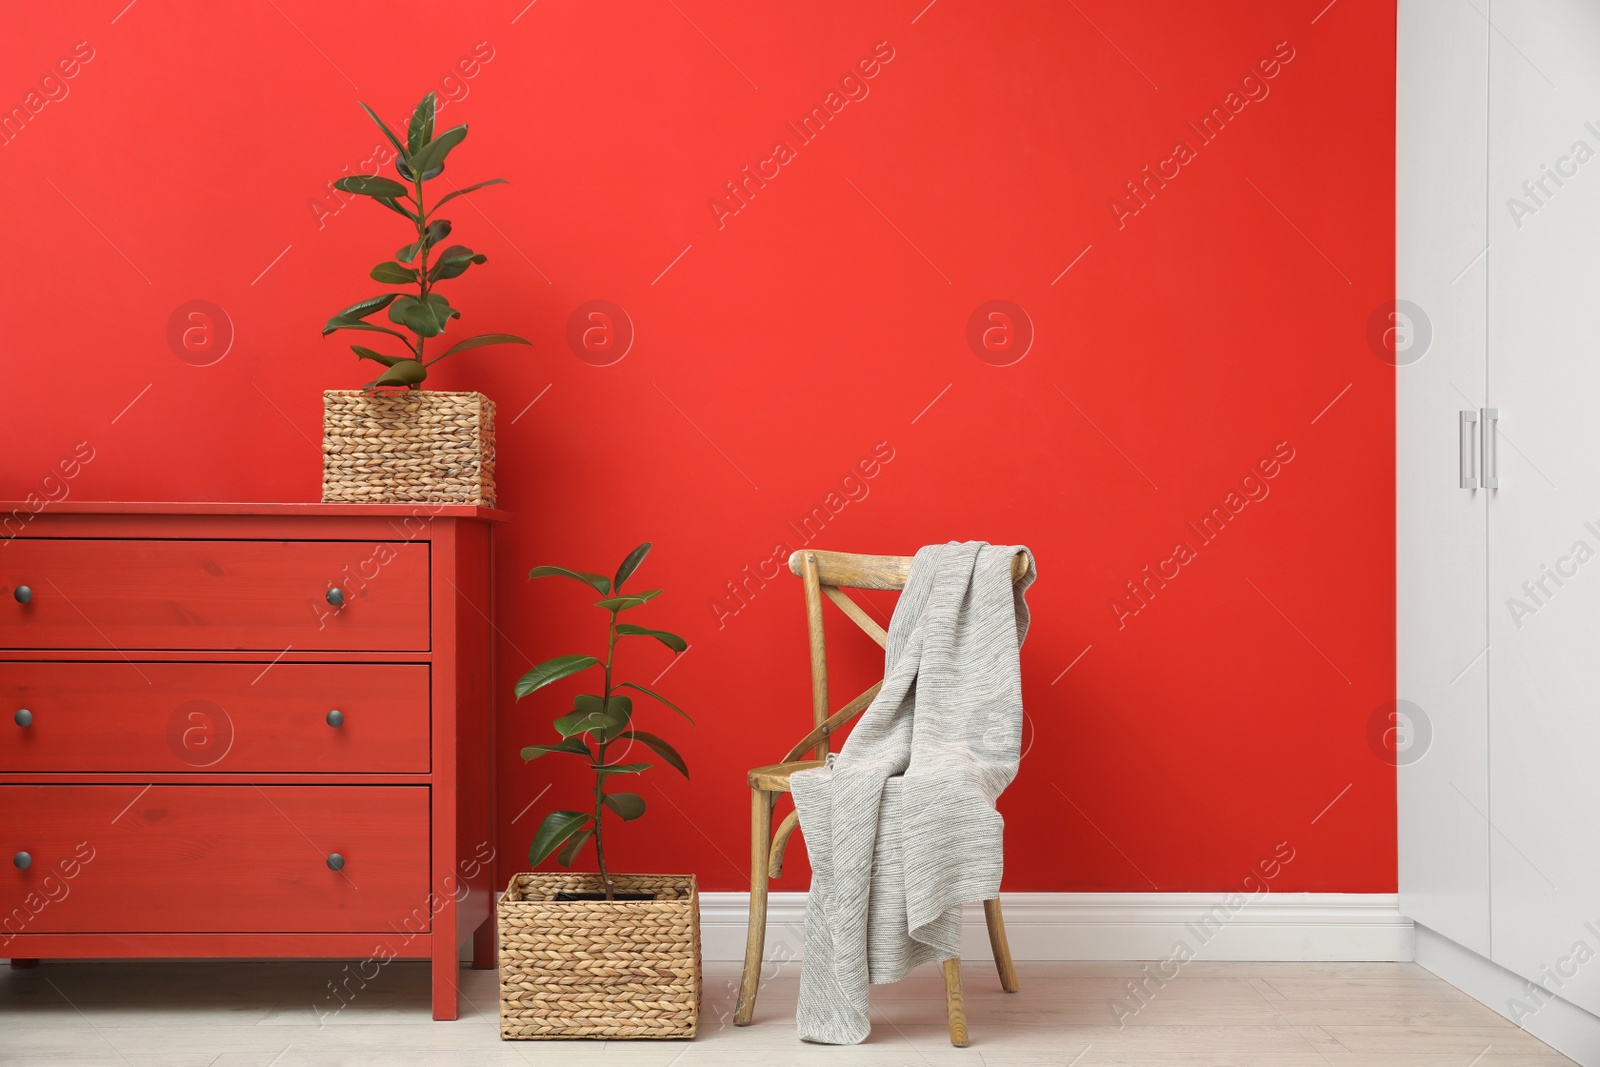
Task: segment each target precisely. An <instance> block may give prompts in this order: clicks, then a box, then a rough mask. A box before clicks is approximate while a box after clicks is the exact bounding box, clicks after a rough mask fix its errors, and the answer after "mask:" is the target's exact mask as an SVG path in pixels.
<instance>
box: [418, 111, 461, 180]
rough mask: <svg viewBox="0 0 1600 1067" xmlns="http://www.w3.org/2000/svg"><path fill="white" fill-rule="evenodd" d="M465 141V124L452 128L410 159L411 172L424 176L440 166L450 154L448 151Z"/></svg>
mask: <svg viewBox="0 0 1600 1067" xmlns="http://www.w3.org/2000/svg"><path fill="white" fill-rule="evenodd" d="M466 139H467V127H466V124H465V123H463V124H462V125H460V126H452V127H451V128H450V129H448V130H446V131H444V132H443V133H441V134H440V135H439V136H437V137H435V138H434V139H433V140H431V141H429V142H428V143H427V144H426V145H424V146H423V147H422V148H421V149H420V150H419V151H418V152H416V153H415V154H414V155H413V156H412V157H411V160H410V165H411V169H412V171H413V172H415V173H417V174H426V173H427V172H428V171H430V170H432V169H433V168H434V167H437V166H439V165H440V164H442V163H443V162H444V157H445V156H447V155H449V154H450V150H451V149H452V148H454V147H455V146H456V145H458V144H460V143H461V142H462V141H465V140H466Z"/></svg>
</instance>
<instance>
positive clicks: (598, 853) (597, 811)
mask: <svg viewBox="0 0 1600 1067" xmlns="http://www.w3.org/2000/svg"><path fill="white" fill-rule="evenodd" d="M610 627H611V634H610V639H609V640H608V641H607V643H606V684H605V688H604V689H603V690H602V691H601V695H600V714H601V715H607V714H609V713H610V711H611V660H612V658H613V657H614V656H615V655H616V653H617V613H616V611H615V610H613V611H612V612H611V623H610ZM608 743H609V742H606V741H601V742H600V758H599V760H597V761H596V762H597V764H598V765H599V766H602V767H603V766H605V762H606V745H607V744H608ZM605 788H606V779H605V775H603V774H601V773H600V772H599V771H596V772H595V775H594V854H595V858H596V859H597V860H598V861H599V863H600V882H601V884H602V885H604V886H605V891H606V899H607V900H612V899H614V893H613V890H612V887H611V875H610V873H609V872H608V871H607V870H606V842H605V836H604V834H603V833H602V827H601V825H600V819H601V817H602V816H603V815H604V812H605V797H606V793H605Z"/></svg>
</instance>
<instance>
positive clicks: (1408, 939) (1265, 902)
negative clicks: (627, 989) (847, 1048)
mask: <svg viewBox="0 0 1600 1067" xmlns="http://www.w3.org/2000/svg"><path fill="white" fill-rule="evenodd" d="M1000 903H1001V907H1002V909H1003V910H1004V912H1005V919H1006V931H1007V933H1008V934H1009V935H1010V937H1009V940H1010V943H1011V955H1012V957H1013V958H1014V959H1018V960H1155V959H1165V958H1167V957H1169V956H1172V955H1173V952H1174V948H1175V947H1176V946H1177V945H1179V943H1180V942H1181V943H1183V944H1186V945H1187V946H1188V948H1189V951H1191V952H1193V954H1194V957H1195V958H1196V959H1203V960H1290V961H1357V960H1382V961H1403V960H1410V959H1411V958H1412V927H1411V921H1410V920H1409V919H1405V918H1402V917H1401V915H1400V900H1399V897H1398V896H1397V895H1395V894H1393V893H1269V894H1266V895H1265V896H1262V897H1260V898H1259V899H1255V900H1247V899H1246V898H1244V897H1243V896H1242V895H1239V894H1229V893H1003V894H1001V897H1000ZM749 909H750V895H749V894H748V893H702V894H700V940H701V945H702V952H703V955H704V957H705V958H706V959H708V960H742V959H744V946H745V930H746V922H747V920H748V917H749ZM805 910H806V895H805V894H804V893H773V894H772V895H771V896H770V897H769V898H768V901H767V948H766V958H767V959H768V960H777V961H786V960H791V959H798V958H800V956H801V955H802V948H803V946H804V943H805V937H804V931H805ZM962 956H963V958H965V959H974V960H976V959H991V958H992V956H991V954H990V951H989V937H988V933H987V932H986V930H985V927H984V923H983V909H982V907H981V906H980V905H976V904H974V905H969V906H968V907H967V909H966V914H965V922H964V930H963V935H962Z"/></svg>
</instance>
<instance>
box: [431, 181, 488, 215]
mask: <svg viewBox="0 0 1600 1067" xmlns="http://www.w3.org/2000/svg"><path fill="white" fill-rule="evenodd" d="M505 184H506V180H505V179H504V178H490V179H489V180H488V181H486V182H479V183H478V184H476V185H469V186H467V187H466V188H465V189H457V190H455V191H454V192H449V193H445V194H444V195H443V196H441V197H440V198H439V202H438V203H437V204H434V205H433V210H435V211H438V210H439V209H440V208H441V207H443V206H444V205H445V204H447V203H448V202H450V201H451V200H454V199H455V198H456V197H458V196H466V195H467V194H468V193H470V192H472V191H473V190H475V189H482V188H483V187H484V186H485V185H505Z"/></svg>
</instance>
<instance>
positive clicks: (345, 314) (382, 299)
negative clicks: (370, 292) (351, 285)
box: [322, 293, 400, 337]
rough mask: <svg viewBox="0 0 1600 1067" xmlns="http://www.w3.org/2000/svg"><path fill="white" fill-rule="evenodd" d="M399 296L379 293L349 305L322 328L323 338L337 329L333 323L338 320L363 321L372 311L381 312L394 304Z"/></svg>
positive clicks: (397, 294)
mask: <svg viewBox="0 0 1600 1067" xmlns="http://www.w3.org/2000/svg"><path fill="white" fill-rule="evenodd" d="M399 295H400V294H399V293H379V294H378V295H377V296H369V297H367V298H366V299H365V300H362V301H360V302H359V303H355V304H351V305H350V306H349V307H347V308H345V309H344V310H343V311H341V312H339V314H337V315H335V316H334V317H333V318H331V319H329V320H328V325H327V326H325V327H323V330H322V334H323V336H324V337H326V336H327V335H328V334H330V333H332V332H333V330H334V329H336V328H337V327H334V326H333V323H334V322H335V321H336V320H338V319H352V320H355V319H364V318H366V317H367V316H368V315H370V314H372V313H373V312H374V311H382V310H383V309H384V308H386V307H388V306H389V305H390V304H392V303H394V298H395V297H397V296H399Z"/></svg>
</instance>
